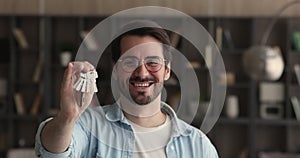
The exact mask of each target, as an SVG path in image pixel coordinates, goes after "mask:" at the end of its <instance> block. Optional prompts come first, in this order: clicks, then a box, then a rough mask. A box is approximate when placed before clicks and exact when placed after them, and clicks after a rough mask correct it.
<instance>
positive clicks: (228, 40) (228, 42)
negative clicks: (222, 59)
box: [223, 29, 235, 49]
mask: <svg viewBox="0 0 300 158" xmlns="http://www.w3.org/2000/svg"><path fill="white" fill-rule="evenodd" d="M223 35H224V42H226V45H227V47H228V48H229V49H234V48H235V46H234V42H233V40H232V36H231V32H230V30H229V29H224V32H223Z"/></svg>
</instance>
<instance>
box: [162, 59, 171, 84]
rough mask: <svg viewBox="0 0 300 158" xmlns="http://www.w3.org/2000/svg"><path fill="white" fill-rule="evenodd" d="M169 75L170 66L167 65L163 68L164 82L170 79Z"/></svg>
mask: <svg viewBox="0 0 300 158" xmlns="http://www.w3.org/2000/svg"><path fill="white" fill-rule="evenodd" d="M170 75H171V64H170V63H169V64H168V65H167V66H166V67H165V74H164V80H165V81H166V80H168V79H169V78H170Z"/></svg>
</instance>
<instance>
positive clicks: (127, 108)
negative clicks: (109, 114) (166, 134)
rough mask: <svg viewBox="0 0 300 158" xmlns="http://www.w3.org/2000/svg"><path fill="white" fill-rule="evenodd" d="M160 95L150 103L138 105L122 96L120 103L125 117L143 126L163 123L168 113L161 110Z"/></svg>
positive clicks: (154, 125)
mask: <svg viewBox="0 0 300 158" xmlns="http://www.w3.org/2000/svg"><path fill="white" fill-rule="evenodd" d="M160 97H161V96H160V95H159V96H158V97H157V98H156V99H155V100H153V101H152V102H151V103H149V104H146V105H137V104H133V103H132V102H130V101H129V100H128V99H127V98H126V97H124V96H121V98H120V103H121V106H122V109H123V113H124V115H125V117H126V118H127V119H129V120H130V121H131V122H133V123H135V124H138V125H139V126H142V127H156V126H159V125H162V124H163V123H164V122H165V120H166V115H165V114H164V113H163V112H161V110H160V104H161V99H160Z"/></svg>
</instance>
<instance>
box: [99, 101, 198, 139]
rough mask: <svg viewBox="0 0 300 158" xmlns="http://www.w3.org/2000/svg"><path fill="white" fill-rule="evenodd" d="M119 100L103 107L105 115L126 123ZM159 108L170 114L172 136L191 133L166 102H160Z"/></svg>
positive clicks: (189, 128)
mask: <svg viewBox="0 0 300 158" xmlns="http://www.w3.org/2000/svg"><path fill="white" fill-rule="evenodd" d="M119 105H120V104H119V102H118V101H117V102H116V103H114V104H112V105H109V106H107V107H105V108H104V113H105V117H106V119H107V120H108V121H110V122H117V121H120V122H122V123H125V124H128V121H127V119H125V116H124V114H123V112H122V110H121V108H120V106H119ZM161 110H162V111H163V112H165V113H166V114H167V115H169V116H170V119H171V122H172V136H173V137H177V136H180V135H183V136H188V135H189V134H191V131H192V130H191V126H189V125H188V124H186V123H185V122H183V121H182V120H180V119H179V118H178V117H177V115H176V113H175V111H174V110H173V109H172V108H171V107H170V106H169V105H168V104H166V103H164V102H161Z"/></svg>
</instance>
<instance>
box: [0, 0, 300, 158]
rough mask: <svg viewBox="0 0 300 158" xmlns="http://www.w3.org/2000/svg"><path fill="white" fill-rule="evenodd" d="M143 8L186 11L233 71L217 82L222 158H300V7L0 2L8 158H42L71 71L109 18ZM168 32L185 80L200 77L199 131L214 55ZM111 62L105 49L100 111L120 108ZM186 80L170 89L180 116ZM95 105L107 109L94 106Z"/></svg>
mask: <svg viewBox="0 0 300 158" xmlns="http://www.w3.org/2000/svg"><path fill="white" fill-rule="evenodd" d="M298 2H299V3H298ZM139 6H163V7H169V8H173V9H176V10H178V11H182V12H184V13H186V14H188V15H190V16H192V17H193V18H195V19H196V20H197V21H198V22H199V23H201V24H202V25H203V26H204V28H205V29H206V30H207V31H208V32H209V33H210V35H211V36H212V38H214V40H215V41H216V44H217V45H218V47H219V49H220V52H221V55H222V57H223V60H224V64H225V68H226V73H225V74H219V77H218V81H219V83H220V86H225V85H227V93H226V100H225V103H224V107H223V110H222V112H221V116H220V118H219V120H218V121H217V123H216V125H215V126H214V127H213V128H212V130H211V131H210V132H209V133H208V137H209V138H210V139H211V141H212V143H213V144H214V145H215V146H216V148H217V150H218V153H219V155H220V158H296V157H300V154H298V153H299V152H300V135H299V132H300V122H299V121H300V105H299V101H298V100H299V99H300V12H299V10H300V1H299V0H298V1H292V0H252V1H245V0H226V1H224V0H188V1H183V0H164V1H160V0H144V1H141V0H109V1H108V0H85V1H75V0H65V1H59V0H27V1H23V0H10V1H6V0H0V52H1V53H0V158H6V157H7V158H14V157H35V156H33V147H34V137H35V133H36V130H37V128H38V125H39V123H40V122H41V121H43V120H44V119H46V118H48V117H51V116H55V114H56V112H57V111H58V109H59V88H60V82H61V80H62V76H63V72H64V69H65V66H66V64H67V63H68V62H69V61H72V60H74V58H75V56H76V53H77V50H78V48H79V46H80V44H81V42H82V41H83V39H84V38H85V37H86V35H87V33H88V32H89V31H90V30H91V29H93V28H94V27H95V26H96V25H97V24H98V23H99V22H101V21H102V20H103V19H105V18H106V17H108V16H110V15H112V14H114V13H117V12H118V11H122V10H125V9H129V8H132V7H139ZM165 18H172V19H175V20H178V28H180V26H181V24H182V23H184V19H180V18H179V17H173V16H172V15H170V16H169V17H165ZM112 27H113V26H112ZM168 33H169V34H170V37H171V42H172V46H173V47H175V48H176V49H178V50H179V51H180V52H182V53H183V54H184V56H185V57H186V58H187V59H188V60H189V61H190V63H191V66H186V65H182V67H183V68H182V72H186V71H191V70H193V71H195V72H196V75H197V77H198V80H199V84H200V85H199V86H200V89H201V96H200V100H199V108H198V112H197V115H196V117H195V118H194V120H193V123H192V125H193V126H195V127H197V128H199V127H200V126H201V123H202V119H203V117H204V115H205V112H206V110H207V105H208V103H209V101H210V98H211V85H210V83H211V81H210V75H209V70H210V69H213V67H214V64H213V61H214V55H213V53H212V52H211V51H210V50H211V49H209V48H207V49H206V51H205V52H202V53H203V54H204V56H201V55H200V54H199V52H198V50H197V49H196V48H195V47H194V46H193V45H192V44H191V43H190V42H189V41H188V40H187V39H185V38H183V37H181V36H180V35H178V34H176V33H175V32H171V31H169V32H168ZM97 44H99V45H101V43H97V42H95V41H93V39H92V38H91V39H89V40H86V41H85V43H84V46H85V47H86V48H87V50H90V51H91V52H92V51H96V50H93V48H95V45H97ZM254 46H257V47H254ZM96 47H97V46H96ZM249 48H252V49H249ZM110 58H111V56H110V50H109V49H106V50H105V52H104V53H103V55H102V57H101V59H100V61H99V63H98V65H97V71H98V74H99V79H98V81H97V86H98V89H99V92H98V93H97V96H98V98H99V101H100V105H104V104H110V103H113V102H114V99H113V97H112V94H111V89H110V76H111V69H112V67H111V64H112V62H111V60H110ZM173 64H178V63H173ZM178 78H179V76H176V75H175V74H173V75H172V77H171V79H170V80H169V81H168V82H167V83H166V85H165V88H166V91H167V94H168V96H167V100H166V102H168V103H169V104H171V105H172V107H173V108H174V109H176V108H177V106H176V105H178V103H179V102H180V96H181V94H182V93H183V92H181V89H180V85H179V82H178ZM191 84H192V83H191ZM192 86H193V85H191V87H192ZM191 89H192V88H191ZM184 93H193V92H192V91H190V92H184ZM193 102H195V101H193ZM197 102H198V100H197ZM186 104H192V101H191V102H187V103H186ZM93 105H95V106H97V105H99V103H98V101H97V99H96V98H95V100H94V102H93ZM186 111H187V113H188V110H186Z"/></svg>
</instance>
